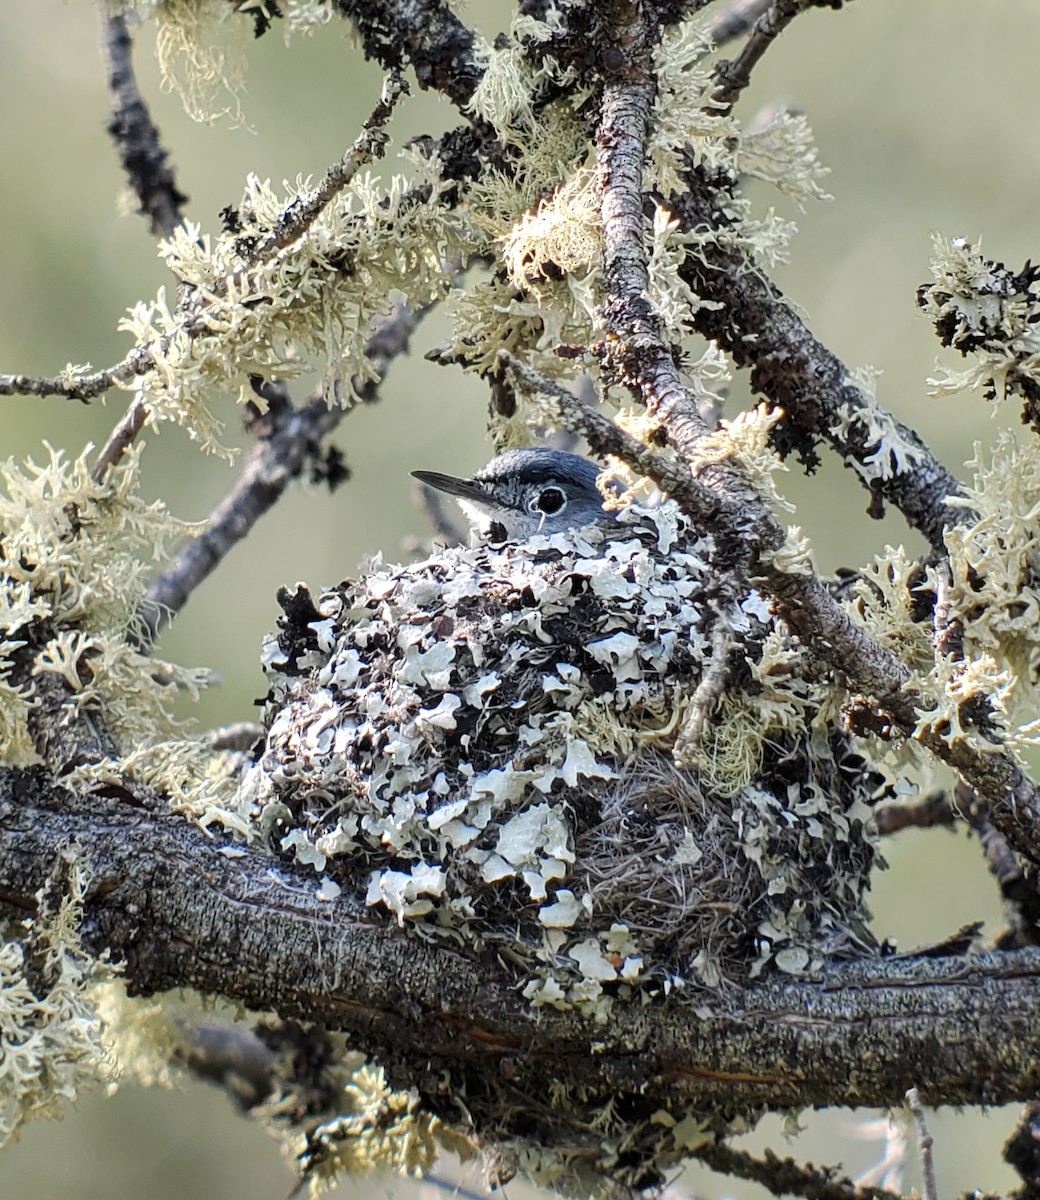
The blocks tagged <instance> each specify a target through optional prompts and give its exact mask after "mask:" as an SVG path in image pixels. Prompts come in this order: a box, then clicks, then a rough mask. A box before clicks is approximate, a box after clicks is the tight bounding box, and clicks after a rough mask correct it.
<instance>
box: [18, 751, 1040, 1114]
mask: <svg viewBox="0 0 1040 1200" xmlns="http://www.w3.org/2000/svg"><path fill="white" fill-rule="evenodd" d="M236 849H237V848H236ZM63 851H71V853H72V854H74V855H75V857H76V859H77V860H78V861H79V863H80V864H81V865H82V866H83V868H84V869H85V871H86V875H87V879H88V885H87V896H86V902H85V905H84V911H83V923H82V937H83V943H84V946H85V948H86V949H87V950H88V951H89V952H90V953H92V954H100V953H102V952H103V951H108V952H109V953H110V955H111V956H112V958H113V960H114V961H116V962H118V963H120V964H121V965H122V966H123V968H124V971H125V980H126V983H127V986H128V988H129V989H130V990H131V991H133V992H135V993H137V994H150V993H153V992H159V991H164V990H166V989H169V988H175V987H190V988H196V989H198V990H200V991H202V992H205V993H210V994H215V995H221V996H224V997H226V998H227V999H229V1000H231V1001H233V1002H236V1003H241V1004H243V1005H245V1006H246V1007H249V1008H259V1009H263V1010H270V1009H274V1010H275V1011H277V1012H278V1013H279V1014H280V1015H281V1016H282V1017H285V1018H296V1019H300V1020H307V1021H316V1022H319V1023H320V1024H322V1025H323V1026H325V1027H327V1028H330V1029H341V1030H346V1031H349V1032H350V1033H351V1034H352V1035H353V1036H354V1038H355V1039H356V1040H357V1042H358V1044H359V1045H361V1046H362V1047H364V1048H366V1049H368V1050H370V1051H372V1052H373V1053H375V1054H376V1055H377V1056H378V1058H379V1059H380V1060H381V1061H383V1062H384V1063H385V1064H386V1066H387V1068H388V1070H389V1072H390V1076H391V1079H392V1081H393V1082H394V1083H395V1084H396V1085H399V1086H414V1087H417V1088H418V1089H419V1090H420V1092H421V1093H422V1094H423V1096H424V1098H425V1099H426V1100H427V1101H428V1102H429V1104H430V1105H431V1107H432V1108H433V1109H434V1110H435V1111H438V1110H439V1111H444V1110H445V1109H447V1110H448V1111H450V1110H451V1109H452V1107H453V1096H458V1097H461V1096H462V1095H463V1094H466V1095H468V1096H469V1100H468V1103H469V1104H470V1107H471V1111H472V1114H473V1117H474V1120H475V1122H476V1123H477V1125H478V1126H480V1125H481V1124H483V1125H484V1127H485V1129H494V1128H499V1129H500V1128H501V1126H502V1123H503V1122H504V1121H506V1120H507V1118H506V1115H505V1109H506V1105H505V1102H504V1098H503V1093H504V1091H508V1093H509V1105H508V1107H509V1110H510V1111H511V1113H512V1117H511V1122H512V1123H514V1124H516V1125H522V1123H523V1121H524V1120H526V1119H529V1117H530V1111H527V1112H525V1111H524V1108H523V1105H522V1104H520V1103H519V1102H518V1100H517V1097H518V1096H519V1095H521V1094H526V1095H528V1096H530V1097H544V1096H545V1095H546V1094H547V1089H548V1087H549V1084H550V1083H551V1082H553V1081H561V1080H562V1081H563V1082H565V1083H567V1084H570V1085H572V1086H573V1087H574V1088H576V1089H577V1088H580V1089H584V1094H585V1096H586V1100H585V1105H586V1106H587V1107H589V1108H591V1107H593V1106H594V1105H595V1104H596V1103H602V1102H603V1100H604V1098H605V1097H607V1096H609V1095H613V1096H615V1097H618V1096H623V1097H628V1099H629V1100H630V1101H631V1103H632V1104H633V1105H636V1106H638V1107H639V1109H640V1110H643V1111H646V1112H648V1113H649V1112H652V1111H654V1109H656V1108H658V1107H661V1106H662V1105H668V1104H675V1103H679V1104H681V1105H683V1106H685V1107H688V1108H691V1109H692V1110H694V1111H696V1112H703V1113H705V1114H706V1115H709V1116H710V1115H712V1114H717V1115H722V1114H732V1113H734V1112H751V1111H753V1110H757V1109H759V1108H763V1107H765V1108H789V1107H801V1106H804V1105H850V1106H855V1105H878V1106H884V1105H898V1104H900V1103H901V1101H902V1098H903V1096H904V1094H905V1092H906V1090H907V1088H908V1087H909V1086H911V1085H915V1086H917V1087H918V1088H919V1090H920V1093H921V1096H922V1098H923V1100H924V1101H925V1102H926V1103H928V1102H936V1103H938V1102H942V1103H944V1104H968V1103H974V1104H978V1103H984V1104H1002V1103H1007V1102H1009V1101H1013V1100H1021V1099H1025V1098H1027V1097H1029V1096H1031V1095H1033V1094H1034V1093H1035V1092H1036V1090H1037V1089H1038V1087H1040V988H1038V986H1037V983H1038V979H1040V949H1035V948H1031V949H1026V950H1018V951H1013V952H1007V953H986V954H975V955H953V956H949V957H936V958H932V957H893V958H889V959H885V958H880V959H870V960H865V961H860V962H849V963H844V964H842V963H834V964H832V965H829V966H828V967H827V968H826V969H825V970H824V971H823V972H821V974H820V975H819V976H818V977H816V978H814V979H812V980H805V981H784V980H779V979H777V980H773V981H770V982H767V983H762V984H760V985H758V986H754V987H751V988H749V989H747V990H746V991H744V992H740V991H739V990H734V991H732V992H730V993H726V994H723V995H721V996H719V997H717V998H714V999H713V1002H712V1005H711V1010H710V1012H708V1011H705V1010H704V1009H703V1008H701V1007H700V1004H701V1003H702V1002H703V999H704V997H703V996H700V997H693V996H682V995H677V996H674V997H673V998H671V999H670V1000H668V1001H663V1002H661V1003H659V1004H655V1005H652V1006H647V1007H643V1006H636V1005H623V1004H618V1005H617V1006H616V1007H615V1009H614V1011H613V1014H612V1017H611V1021H610V1022H609V1024H608V1025H606V1026H602V1025H596V1024H593V1023H590V1022H589V1021H588V1020H587V1019H586V1018H585V1017H583V1016H582V1015H581V1014H580V1013H577V1012H566V1013H561V1012H554V1011H549V1010H546V1009H538V1010H535V1009H532V1008H531V1006H530V1004H529V1003H528V1001H526V1000H525V999H524V998H523V997H522V996H520V995H519V994H518V993H517V991H516V988H515V982H516V981H515V979H514V978H513V977H512V976H511V975H510V973H509V972H508V971H507V970H506V969H505V968H504V967H503V966H502V964H501V963H498V962H494V963H489V962H477V961H474V960H473V959H471V958H469V957H466V956H464V955H462V954H459V953H455V952H452V951H449V950H446V949H444V948H442V947H436V946H432V945H430V944H427V943H426V942H423V941H421V940H419V939H418V938H417V937H414V936H411V935H410V934H408V933H406V932H404V931H402V930H399V929H398V928H397V927H396V926H395V925H394V924H393V923H392V922H391V921H388V920H386V919H384V918H383V917H381V916H377V915H375V914H374V913H373V912H372V910H370V909H365V908H364V907H363V906H362V905H361V904H360V903H359V902H357V901H356V900H353V899H351V898H349V897H348V896H346V895H345V896H343V897H341V898H339V899H338V900H335V901H332V902H328V901H319V900H317V899H316V898H315V895H314V887H313V883H312V882H311V881H310V880H308V879H303V878H301V877H294V876H292V875H290V874H287V873H286V872H285V871H284V870H283V869H281V868H280V866H279V865H278V864H277V863H276V861H275V860H274V859H273V858H271V857H270V856H268V855H267V854H266V853H264V852H263V851H262V850H259V849H249V850H246V851H245V852H244V853H243V854H242V855H241V856H237V857H234V858H229V857H227V856H225V855H224V854H222V853H221V847H220V845H219V843H217V842H216V841H215V840H214V839H213V838H211V837H209V836H207V835H206V834H204V833H203V832H202V831H201V830H199V829H197V828H195V827H193V826H190V825H188V824H187V823H186V822H185V821H184V820H183V818H182V817H180V816H176V815H171V814H170V813H168V812H166V811H165V806H164V804H163V803H162V801H161V800H160V799H159V798H158V797H154V796H149V795H147V794H143V793H140V792H138V793H137V794H133V795H132V794H131V793H129V792H128V791H124V790H122V789H120V788H116V787H108V788H104V789H101V790H98V791H94V792H93V793H91V794H76V793H74V792H71V791H68V790H65V789H63V788H59V787H54V786H51V785H48V784H47V783H46V782H45V781H44V780H43V779H42V778H41V777H40V776H38V775H37V774H35V773H32V772H28V773H18V772H11V771H5V772H3V773H2V774H0V881H2V890H0V898H2V899H3V902H4V904H5V905H6V906H8V908H9V910H10V909H15V910H18V911H20V912H22V913H24V914H25V915H29V914H30V913H31V912H32V911H33V910H34V907H35V900H34V895H35V893H36V892H37V890H38V889H40V888H41V887H43V886H44V884H45V883H46V882H47V879H48V875H49V872H50V871H51V870H52V867H53V864H54V862H55V861H56V858H57V856H58V855H59V854H60V853H62V852H63ZM445 1071H447V1072H448V1073H449V1076H450V1078H451V1080H452V1085H453V1086H452V1089H451V1091H450V1092H449V1094H447V1095H446V1094H445V1089H444V1080H443V1072H445ZM456 1089H460V1090H456ZM461 1089H465V1091H463V1090H461ZM482 1094H483V1095H485V1096H486V1101H485V1103H484V1104H483V1105H481V1104H479V1103H477V1104H474V1100H473V1097H474V1096H480V1095H482ZM531 1104H532V1106H533V1107H537V1102H536V1101H535V1100H532V1101H531ZM563 1115H564V1114H563V1113H561V1114H560V1116H561V1118H562V1117H563ZM571 1116H572V1119H573V1120H578V1119H579V1117H580V1111H579V1110H578V1107H577V1106H575V1109H574V1111H573V1112H572V1114H571Z"/></svg>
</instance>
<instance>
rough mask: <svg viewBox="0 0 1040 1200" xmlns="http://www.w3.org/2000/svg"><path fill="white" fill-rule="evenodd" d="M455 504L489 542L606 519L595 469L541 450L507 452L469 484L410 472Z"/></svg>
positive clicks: (568, 456)
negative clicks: (457, 504)
mask: <svg viewBox="0 0 1040 1200" xmlns="http://www.w3.org/2000/svg"><path fill="white" fill-rule="evenodd" d="M412 474H413V475H414V476H415V478H416V479H418V480H420V481H421V482H423V483H425V484H426V485H427V486H429V487H433V488H436V489H437V490H438V491H441V492H447V494H448V495H449V496H454V497H455V498H456V500H458V502H459V504H460V506H461V507H462V510H463V512H465V514H466V516H467V517H468V518H469V522H470V525H471V527H472V528H473V531H474V532H475V533H476V534H477V535H478V536H479V537H482V538H486V539H488V540H490V541H497V542H501V541H525V540H526V539H527V538H530V537H533V536H534V535H535V534H536V533H545V534H552V533H560V532H562V531H564V530H567V529H578V528H580V527H581V526H582V525H589V524H592V523H593V522H599V521H603V520H606V519H607V514H606V512H605V511H604V509H603V496H602V495H601V494H600V491H599V489H598V488H597V487H596V477H597V476H598V475H599V467H598V466H597V465H596V463H594V462H592V461H590V460H589V459H587V458H582V457H581V455H580V454H568V453H567V452H566V451H563V450H552V449H549V448H548V447H546V446H538V447H532V448H530V449H527V450H507V451H506V452H505V453H504V454H500V455H498V457H497V458H493V459H492V460H491V461H490V462H489V463H488V464H487V465H486V466H484V467H482V468H481V469H480V470H479V471H477V473H476V474H475V475H474V476H473V477H472V478H471V479H462V478H459V477H458V476H455V475H443V474H441V473H440V472H439V471H413V472H412Z"/></svg>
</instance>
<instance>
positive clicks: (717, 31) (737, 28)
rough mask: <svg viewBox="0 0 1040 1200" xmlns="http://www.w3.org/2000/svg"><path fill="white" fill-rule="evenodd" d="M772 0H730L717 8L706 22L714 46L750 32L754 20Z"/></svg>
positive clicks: (764, 10)
mask: <svg viewBox="0 0 1040 1200" xmlns="http://www.w3.org/2000/svg"><path fill="white" fill-rule="evenodd" d="M772 2H773V0H731V3H729V4H728V5H726V6H725V7H723V8H719V9H718V10H717V11H716V12H715V13H713V14H712V16H711V19H710V20H709V22H708V26H707V29H708V33H709V34H710V35H711V40H712V41H713V42H714V43H715V45H716V46H722V45H725V43H726V42H732V41H733V40H734V39H735V38H738V37H743V36H744V34H745V33H750V32H751V29H752V26H753V25H754V24H755V22H756V21H757V20H758V19H759V17H761V16H762V15H763V13H765V12H766V10H767V9H768V8H769V6H770V4H772Z"/></svg>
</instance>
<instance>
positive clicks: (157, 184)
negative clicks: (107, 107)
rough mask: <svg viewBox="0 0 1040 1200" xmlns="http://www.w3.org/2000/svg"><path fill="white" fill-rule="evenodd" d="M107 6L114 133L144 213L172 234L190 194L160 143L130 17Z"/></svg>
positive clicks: (157, 230) (158, 229)
mask: <svg viewBox="0 0 1040 1200" xmlns="http://www.w3.org/2000/svg"><path fill="white" fill-rule="evenodd" d="M102 11H103V14H104V22H105V29H104V36H103V37H102V44H103V47H104V52H105V60H106V63H107V66H108V87H109V91H110V92H111V93H112V119H111V120H110V121H109V123H108V132H109V133H110V134H111V135H112V138H113V140H114V141H115V143H116V147H117V148H118V150H119V157H120V160H121V161H122V164H123V170H124V171H125V172H126V174H127V177H128V179H129V180H130V186H131V187H132V188H133V190H134V192H135V194H136V196H137V199H138V202H139V204H140V207H139V209H138V212H140V213H141V214H142V215H144V216H147V217H148V220H149V223H150V226H151V230H152V233H154V234H155V235H156V236H160V235H161V236H166V237H168V236H169V235H170V234H171V233H172V232H173V231H174V229H176V227H177V226H178V225H179V224H180V223H181V220H182V214H181V206H182V205H183V204H185V203H187V200H188V197H187V196H185V195H184V193H183V192H182V191H180V189H179V188H178V187H177V183H176V180H175V178H174V174H173V170H172V169H171V168H170V166H169V165H168V164H167V161H166V157H167V156H166V151H165V150H164V149H163V148H162V146H161V145H160V142H159V130H158V129H157V128H156V127H155V125H154V123H153V122H152V118H151V115H150V114H149V112H148V106H147V105H146V104H145V102H144V100H143V99H142V98H141V93H140V91H139V90H138V87H137V78H136V76H135V74H134V66H133V60H132V57H131V52H132V50H133V41H132V39H131V37H130V32H129V30H128V29H127V26H126V17H125V16H124V15H123V13H122V12H114V11H113V9H112V4H111V2H110V0H106V3H105V4H104V7H103V10H102Z"/></svg>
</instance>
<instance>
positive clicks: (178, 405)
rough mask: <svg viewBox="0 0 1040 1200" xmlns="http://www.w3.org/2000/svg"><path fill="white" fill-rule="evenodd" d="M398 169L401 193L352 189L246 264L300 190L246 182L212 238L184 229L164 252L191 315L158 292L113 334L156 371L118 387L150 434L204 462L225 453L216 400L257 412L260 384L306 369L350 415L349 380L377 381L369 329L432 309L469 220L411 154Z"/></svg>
mask: <svg viewBox="0 0 1040 1200" xmlns="http://www.w3.org/2000/svg"><path fill="white" fill-rule="evenodd" d="M405 157H406V160H407V162H408V163H409V164H410V166H411V173H410V175H409V177H408V178H407V179H406V178H405V177H404V176H401V175H397V176H393V177H392V178H390V179H389V180H387V181H380V180H378V179H375V178H373V177H371V176H369V175H359V176H357V177H355V178H354V179H353V180H352V181H351V183H350V184H349V186H348V187H347V188H346V189H344V191H343V192H342V193H341V195H340V198H339V199H338V200H337V202H336V203H335V204H327V205H326V206H325V207H324V209H323V210H322V211H321V213H320V214H319V215H318V216H317V217H316V219H315V220H314V221H313V222H312V223H311V224H310V225H308V227H307V228H306V230H305V231H303V232H302V233H301V234H300V236H299V237H297V238H296V239H295V240H294V241H292V242H291V243H289V244H288V245H286V246H283V247H280V248H274V249H272V250H271V252H269V253H266V254H263V255H260V256H256V255H254V254H253V251H254V249H255V247H256V246H257V245H258V244H261V243H262V242H263V240H264V238H265V237H267V236H268V235H269V234H270V232H271V230H272V229H273V228H274V227H275V226H276V224H277V223H278V222H279V220H280V219H282V218H283V216H284V214H285V213H286V212H287V211H288V210H290V209H291V206H292V204H293V202H294V201H295V200H296V199H297V198H298V197H299V196H300V195H301V194H302V193H304V192H305V191H306V190H307V189H308V187H309V182H308V181H307V180H304V179H297V180H296V182H295V184H294V185H291V186H290V185H286V193H285V194H284V195H279V194H277V193H276V192H275V190H274V189H273V188H272V187H271V185H270V183H269V182H266V181H263V180H260V179H258V178H257V177H256V176H252V175H251V176H250V177H249V178H248V180H247V181H246V187H245V192H244V195H243V198H242V201H241V204H240V206H239V207H238V208H237V209H236V210H235V212H234V214H233V216H229V217H228V225H229V228H228V229H226V230H225V231H224V232H223V233H222V234H220V235H219V236H217V237H211V236H210V235H209V234H204V233H203V231H202V230H201V228H200V227H199V226H198V225H195V224H193V223H191V222H186V223H184V224H183V225H181V226H179V227H178V228H177V229H176V230H175V231H174V233H173V234H172V235H171V236H170V237H169V238H168V239H167V240H165V241H163V242H162V243H161V244H160V254H161V256H162V257H163V259H164V261H165V262H166V265H167V266H168V267H169V268H170V270H171V272H172V273H173V275H174V276H175V277H176V278H177V279H178V280H179V281H180V282H181V283H182V284H183V285H184V286H185V288H186V289H187V295H188V296H189V297H190V302H186V301H184V300H183V298H182V301H181V303H179V304H178V305H176V306H172V307H171V305H170V304H169V302H168V300H167V297H166V291H165V289H164V288H161V289H160V290H159V292H158V294H157V296H156V298H155V300H153V301H151V302H148V303H143V302H142V303H139V304H137V305H135V306H134V307H133V308H132V309H131V310H130V313H129V315H128V316H127V317H126V318H125V319H124V320H123V322H122V323H121V328H123V329H125V330H127V331H128V332H130V333H131V334H132V335H133V337H134V340H135V342H136V344H137V345H138V346H140V347H145V348H147V350H148V352H149V354H150V355H151V358H152V360H153V363H154V365H153V366H152V367H151V368H150V369H149V370H147V371H146V372H145V373H144V374H142V375H140V376H138V377H136V378H135V379H134V380H133V381H132V382H131V383H129V384H127V385H126V386H128V387H129V388H131V389H132V390H133V391H134V392H135V394H136V396H137V398H138V399H139V400H140V401H142V403H143V404H144V406H145V411H146V413H147V419H148V421H149V422H150V423H156V422H159V421H174V422H176V423H178V424H180V425H182V426H183V427H184V428H185V429H186V430H187V431H188V433H189V435H190V436H191V437H192V438H193V439H194V440H196V441H198V442H199V444H200V445H201V446H202V447H203V448H204V449H207V450H223V447H221V445H220V442H219V437H220V432H221V423H220V421H219V419H218V418H217V416H216V415H215V413H214V412H213V410H212V408H211V400H212V397H213V396H214V395H224V394H226V393H228V392H230V393H231V394H233V395H237V396H238V398H239V399H240V400H245V399H255V398H256V397H255V392H254V391H253V389H252V384H251V381H252V380H253V379H254V378H255V377H256V376H260V377H262V378H267V377H269V376H270V375H272V374H273V375H277V376H279V377H280V378H283V379H291V378H293V377H295V376H296V375H298V374H299V373H300V372H301V371H305V370H308V369H310V368H312V367H317V368H318V369H320V370H322V371H323V373H324V388H325V395H326V397H327V398H328V399H329V402H330V403H334V402H336V398H338V400H339V402H340V403H342V404H344V405H348V404H349V403H350V402H351V401H352V399H353V397H354V395H355V393H354V390H353V383H352V380H354V379H357V380H359V381H363V380H366V379H371V378H373V377H374V376H373V369H372V367H371V366H370V364H369V362H368V359H367V358H366V356H365V345H366V342H367V339H368V337H369V334H370V332H371V326H372V323H373V321H375V320H376V319H377V318H378V317H380V316H384V315H386V314H388V313H389V312H391V311H392V308H393V299H392V297H393V296H394V295H395V294H397V293H399V292H405V293H407V295H408V297H409V299H410V300H411V302H412V303H413V304H421V303H426V302H429V301H430V300H433V299H436V298H439V297H441V296H442V295H443V294H444V293H445V292H446V290H447V287H448V282H449V277H448V276H447V275H446V273H445V269H444V264H445V262H446V261H447V260H451V259H452V258H454V257H456V256H457V255H459V254H461V253H463V252H464V250H465V246H466V243H467V239H468V236H469V235H468V234H467V232H466V230H467V222H466V220H465V218H462V217H458V216H456V215H455V214H454V213H453V212H452V210H451V209H450V208H449V207H448V206H447V205H445V204H444V202H443V193H444V190H445V188H446V187H447V186H448V185H446V184H445V183H443V182H442V181H441V180H440V178H439V176H438V174H437V170H436V162H435V161H434V160H430V159H427V158H425V157H423V155H422V154H420V153H419V152H418V151H415V152H409V153H408V154H406V156H405ZM189 327H190V328H189ZM225 453H226V451H225Z"/></svg>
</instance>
